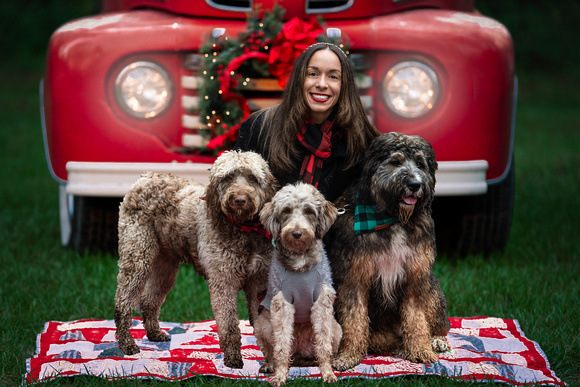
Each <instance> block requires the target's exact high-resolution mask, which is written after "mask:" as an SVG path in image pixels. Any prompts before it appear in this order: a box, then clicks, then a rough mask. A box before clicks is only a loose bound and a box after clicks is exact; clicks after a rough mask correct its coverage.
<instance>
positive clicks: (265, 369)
mask: <svg viewBox="0 0 580 387" xmlns="http://www.w3.org/2000/svg"><path fill="white" fill-rule="evenodd" d="M260 373H262V374H272V373H274V366H273V365H271V364H270V363H264V364H262V366H261V367H260Z"/></svg>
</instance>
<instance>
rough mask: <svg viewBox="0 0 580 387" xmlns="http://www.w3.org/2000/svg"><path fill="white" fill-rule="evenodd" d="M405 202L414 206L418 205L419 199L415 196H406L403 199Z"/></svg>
mask: <svg viewBox="0 0 580 387" xmlns="http://www.w3.org/2000/svg"><path fill="white" fill-rule="evenodd" d="M403 200H404V201H405V203H407V204H409V205H413V204H415V203H417V197H416V196H413V195H409V196H405V197H404V198H403Z"/></svg>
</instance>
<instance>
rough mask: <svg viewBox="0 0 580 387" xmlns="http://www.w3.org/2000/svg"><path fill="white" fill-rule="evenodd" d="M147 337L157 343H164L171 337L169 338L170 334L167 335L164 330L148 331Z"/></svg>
mask: <svg viewBox="0 0 580 387" xmlns="http://www.w3.org/2000/svg"><path fill="white" fill-rule="evenodd" d="M147 338H148V339H149V341H153V342H156V343H162V342H164V341H170V340H171V339H170V338H169V336H167V335H166V334H165V333H163V332H161V331H160V332H155V333H151V334H149V333H147Z"/></svg>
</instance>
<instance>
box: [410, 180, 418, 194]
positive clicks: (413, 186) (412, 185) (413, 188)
mask: <svg viewBox="0 0 580 387" xmlns="http://www.w3.org/2000/svg"><path fill="white" fill-rule="evenodd" d="M407 187H408V188H409V189H410V190H411V192H417V191H419V188H421V181H419V180H410V181H408V182H407Z"/></svg>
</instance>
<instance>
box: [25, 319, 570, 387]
mask: <svg viewBox="0 0 580 387" xmlns="http://www.w3.org/2000/svg"><path fill="white" fill-rule="evenodd" d="M449 320H450V321H451V330H450V332H449V334H448V335H447V340H448V341H449V343H450V345H451V350H450V351H448V352H446V353H441V354H439V362H437V363H433V364H417V363H412V362H409V361H407V360H402V359H398V358H395V357H391V356H387V355H368V356H366V357H364V358H363V361H362V363H361V364H360V365H358V366H357V367H355V368H353V369H351V370H348V371H346V372H341V373H339V372H337V373H336V375H337V376H338V378H339V379H344V378H367V379H379V378H390V377H396V376H402V375H439V376H441V377H447V378H455V379H462V380H473V381H490V380H494V381H496V382H505V383H509V384H513V385H525V384H533V383H537V384H546V385H565V383H563V382H562V381H561V380H560V379H559V378H558V377H557V376H556V375H555V373H554V372H553V371H552V370H551V369H550V364H549V363H548V359H547V358H546V355H545V354H544V352H543V351H542V349H541V348H540V347H539V345H538V344H537V343H536V342H534V341H531V340H529V339H528V338H526V336H525V335H524V333H523V332H522V330H521V328H520V326H519V324H518V322H517V320H507V319H501V318H494V317H470V318H456V317H450V318H449ZM160 325H161V329H162V330H164V331H166V332H167V333H168V334H169V335H170V337H171V341H169V342H164V343H156V342H151V341H149V340H147V338H146V335H145V330H144V327H143V324H142V320H141V319H139V318H134V319H133V327H132V329H131V334H132V335H133V337H134V338H135V339H136V342H137V345H138V346H139V348H140V349H141V352H140V353H139V354H136V355H132V356H124V355H123V353H122V352H121V350H120V349H119V346H118V344H117V342H116V339H115V323H114V321H113V320H94V319H90V320H89V319H87V320H77V321H68V322H59V321H50V322H47V323H46V324H45V326H44V330H43V332H42V333H40V334H39V335H38V337H37V349H36V354H35V355H34V356H33V357H32V358H30V359H27V364H26V366H27V373H26V375H24V384H32V383H37V382H41V381H46V380H50V379H53V378H59V377H68V376H75V375H94V376H98V377H101V378H105V379H108V380H113V379H119V378H145V379H158V380H168V381H178V380H183V379H187V378H191V377H195V376H197V375H206V376H216V377H222V378H230V379H249V380H263V381H266V380H267V379H268V378H269V375H267V374H261V373H260V372H259V369H260V365H261V363H262V362H263V360H264V358H263V355H262V353H261V352H260V350H259V348H258V347H257V345H256V339H255V337H254V335H253V330H252V327H251V325H250V324H249V322H248V321H247V320H241V321H240V330H241V332H242V355H243V357H244V368H243V369H231V368H228V367H226V366H225V365H224V362H223V352H222V351H221V350H220V348H219V337H218V334H217V327H216V323H215V320H209V321H201V322H187V323H172V322H161V324H160ZM320 377H321V376H320V371H319V369H318V368H317V367H292V368H291V369H290V375H289V379H293V378H320Z"/></svg>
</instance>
